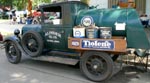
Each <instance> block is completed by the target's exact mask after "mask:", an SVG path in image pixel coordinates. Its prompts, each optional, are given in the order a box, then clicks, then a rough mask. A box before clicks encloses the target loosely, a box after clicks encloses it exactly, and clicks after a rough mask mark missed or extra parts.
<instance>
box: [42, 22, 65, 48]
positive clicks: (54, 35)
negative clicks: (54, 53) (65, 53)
mask: <svg viewBox="0 0 150 83" xmlns="http://www.w3.org/2000/svg"><path fill="white" fill-rule="evenodd" d="M43 27H44V29H43V32H44V37H45V38H44V39H45V42H46V43H45V45H46V47H48V48H49V49H55V50H59V49H64V48H65V46H66V45H65V44H66V43H64V41H65V29H63V27H62V26H59V25H58V26H56V25H46V24H45V25H44V26H43Z"/></svg>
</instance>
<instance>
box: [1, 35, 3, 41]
mask: <svg viewBox="0 0 150 83" xmlns="http://www.w3.org/2000/svg"><path fill="white" fill-rule="evenodd" d="M0 41H3V36H2V34H1V33H0Z"/></svg>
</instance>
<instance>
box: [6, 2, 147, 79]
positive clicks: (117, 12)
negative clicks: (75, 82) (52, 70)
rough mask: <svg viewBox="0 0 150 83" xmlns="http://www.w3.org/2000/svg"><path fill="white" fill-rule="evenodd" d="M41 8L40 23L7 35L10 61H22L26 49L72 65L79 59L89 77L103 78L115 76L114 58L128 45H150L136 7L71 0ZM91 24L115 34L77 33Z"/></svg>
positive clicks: (33, 54)
mask: <svg viewBox="0 0 150 83" xmlns="http://www.w3.org/2000/svg"><path fill="white" fill-rule="evenodd" d="M38 11H39V12H41V17H40V20H39V22H40V24H31V25H25V26H24V27H23V28H22V31H21V35H20V31H19V30H15V31H14V36H10V37H8V38H6V39H5V41H4V42H5V51H6V56H7V58H8V61H9V62H11V63H13V64H17V63H19V62H20V60H21V56H22V53H24V54H26V55H28V56H30V57H31V58H33V59H35V60H43V61H50V62H57V63H64V64H69V65H76V64H77V63H79V65H80V69H81V71H82V73H83V74H84V75H85V76H86V77H87V78H88V79H90V80H92V81H103V80H106V79H108V78H110V77H111V76H112V73H113V71H114V68H113V67H114V63H113V61H115V60H116V58H117V56H118V55H124V54H127V48H142V49H149V48H150V44H149V41H148V38H147V35H146V33H145V31H144V29H143V26H142V24H141V22H140V19H139V17H138V14H137V12H136V10H134V9H130V8H129V9H128V8H126V9H96V8H93V9H89V6H88V5H87V4H84V3H82V2H78V1H70V2H60V3H54V4H46V5H41V6H40V7H39V9H38ZM54 12H55V13H54ZM51 14H53V15H54V14H55V15H57V16H58V17H57V19H55V20H51V19H50V17H49V15H51ZM91 24H95V25H96V26H98V27H111V29H112V30H111V33H112V34H111V35H112V37H111V38H108V39H107V38H106V39H105V38H87V37H86V36H85V37H82V38H75V37H73V28H74V27H75V26H78V25H82V26H84V27H85V28H86V27H88V26H90V25H91ZM116 24H118V26H116ZM98 30H99V29H98Z"/></svg>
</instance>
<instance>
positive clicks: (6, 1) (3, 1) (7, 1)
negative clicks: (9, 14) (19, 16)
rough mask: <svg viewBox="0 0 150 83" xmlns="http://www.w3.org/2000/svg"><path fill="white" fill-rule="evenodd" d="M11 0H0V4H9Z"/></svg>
mask: <svg viewBox="0 0 150 83" xmlns="http://www.w3.org/2000/svg"><path fill="white" fill-rule="evenodd" d="M11 4H12V0H0V5H3V6H11Z"/></svg>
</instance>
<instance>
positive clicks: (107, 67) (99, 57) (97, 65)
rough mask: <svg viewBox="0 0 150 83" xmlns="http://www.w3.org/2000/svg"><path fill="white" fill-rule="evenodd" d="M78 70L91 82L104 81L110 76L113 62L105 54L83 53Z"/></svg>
mask: <svg viewBox="0 0 150 83" xmlns="http://www.w3.org/2000/svg"><path fill="white" fill-rule="evenodd" d="M80 70H81V72H82V73H83V74H84V75H85V76H86V77H87V78H88V79H90V80H92V81H95V82H99V81H104V80H106V79H108V78H110V77H111V76H112V73H113V61H112V59H111V57H110V56H109V55H108V54H107V53H103V52H96V51H89V52H85V53H84V54H83V56H82V57H81V60H80Z"/></svg>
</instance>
